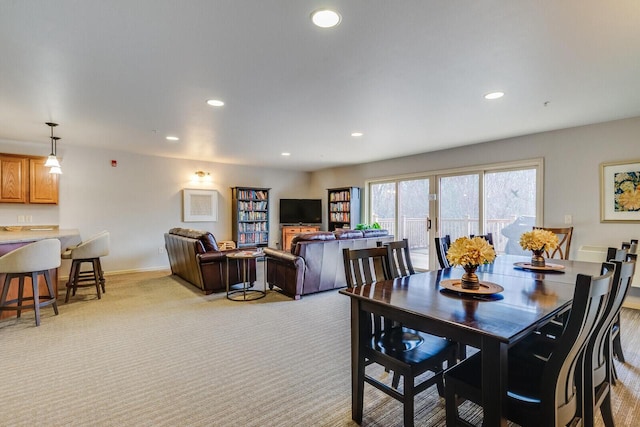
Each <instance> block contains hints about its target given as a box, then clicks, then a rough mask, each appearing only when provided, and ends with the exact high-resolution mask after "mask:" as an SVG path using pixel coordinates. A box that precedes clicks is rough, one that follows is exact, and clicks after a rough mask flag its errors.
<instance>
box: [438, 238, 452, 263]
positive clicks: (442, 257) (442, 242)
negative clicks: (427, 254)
mask: <svg viewBox="0 0 640 427" xmlns="http://www.w3.org/2000/svg"><path fill="white" fill-rule="evenodd" d="M435 240H436V255H437V256H438V262H439V263H440V268H449V267H451V264H450V263H449V260H448V259H447V251H448V250H449V246H451V236H449V235H448V234H447V235H446V236H443V237H436V239H435Z"/></svg>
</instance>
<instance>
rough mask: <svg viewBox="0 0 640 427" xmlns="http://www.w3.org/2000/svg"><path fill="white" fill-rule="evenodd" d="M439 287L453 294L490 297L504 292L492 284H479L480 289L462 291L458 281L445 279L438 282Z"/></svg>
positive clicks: (483, 282) (501, 288)
mask: <svg viewBox="0 0 640 427" xmlns="http://www.w3.org/2000/svg"><path fill="white" fill-rule="evenodd" d="M440 286H442V287H443V288H445V289H448V290H450V291H454V292H460V293H461V294H471V295H492V294H497V293H500V292H502V291H504V288H503V287H502V286H500V285H498V284H496V283H492V282H485V281H482V282H480V289H464V288H463V287H462V284H461V283H460V279H445V280H441V281H440Z"/></svg>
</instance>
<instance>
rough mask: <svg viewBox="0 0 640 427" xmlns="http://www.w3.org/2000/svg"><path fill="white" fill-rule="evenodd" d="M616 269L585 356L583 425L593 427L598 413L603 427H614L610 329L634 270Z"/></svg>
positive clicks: (620, 265)
mask: <svg viewBox="0 0 640 427" xmlns="http://www.w3.org/2000/svg"><path fill="white" fill-rule="evenodd" d="M613 263H614V264H615V266H616V269H615V273H614V276H613V285H612V287H611V293H610V295H609V299H608V301H607V305H606V308H605V313H604V315H603V318H602V319H601V320H600V321H599V322H598V324H597V325H596V328H595V331H594V333H593V336H592V338H591V339H590V340H589V342H588V344H587V349H586V352H585V355H586V357H585V361H584V366H585V372H584V396H585V399H584V411H583V413H584V415H583V420H584V425H585V427H593V425H594V424H595V419H594V418H595V414H596V412H597V410H598V409H599V410H600V413H601V415H602V419H603V421H604V425H605V426H606V427H614V420H613V412H612V408H611V385H612V383H613V381H614V380H613V369H614V368H613V353H612V336H611V334H612V326H613V324H614V322H615V321H616V319H618V320H619V318H620V310H621V309H622V302H623V301H624V298H625V296H626V295H627V292H628V290H629V287H630V285H631V277H632V276H633V272H634V270H635V265H634V263H633V262H626V261H613Z"/></svg>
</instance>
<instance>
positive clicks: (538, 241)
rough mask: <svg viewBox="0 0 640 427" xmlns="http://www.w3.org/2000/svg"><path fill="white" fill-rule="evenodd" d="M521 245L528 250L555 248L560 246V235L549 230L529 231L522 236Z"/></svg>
mask: <svg viewBox="0 0 640 427" xmlns="http://www.w3.org/2000/svg"><path fill="white" fill-rule="evenodd" d="M520 246H521V247H522V249H524V250H528V251H542V250H553V249H555V248H557V247H558V236H557V235H556V234H555V233H553V232H551V231H549V230H541V229H535V230H532V231H527V232H526V233H522V235H521V236H520Z"/></svg>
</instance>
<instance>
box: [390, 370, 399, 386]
mask: <svg viewBox="0 0 640 427" xmlns="http://www.w3.org/2000/svg"><path fill="white" fill-rule="evenodd" d="M400 377H401V375H400V374H398V373H397V372H396V371H393V379H392V380H391V387H393V388H395V389H396V390H397V389H398V386H399V385H400Z"/></svg>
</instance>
